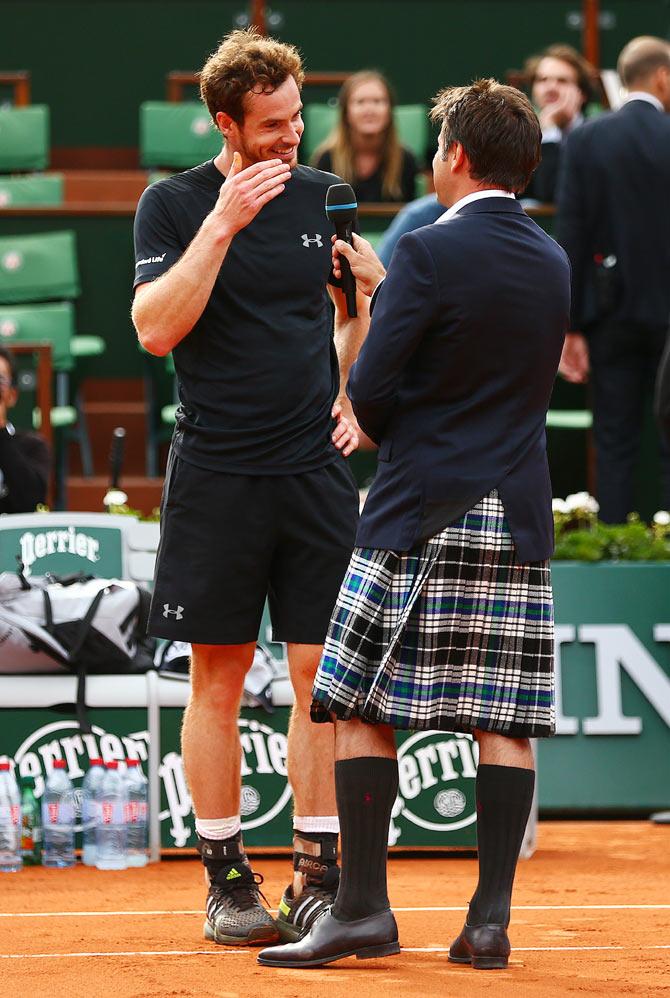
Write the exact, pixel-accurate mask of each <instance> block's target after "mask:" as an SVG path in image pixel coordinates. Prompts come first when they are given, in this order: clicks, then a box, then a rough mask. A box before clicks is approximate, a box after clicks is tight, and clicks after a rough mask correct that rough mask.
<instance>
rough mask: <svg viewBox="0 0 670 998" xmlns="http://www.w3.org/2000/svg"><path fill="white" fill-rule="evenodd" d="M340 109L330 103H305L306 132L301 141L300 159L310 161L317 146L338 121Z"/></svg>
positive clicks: (303, 118) (303, 111)
mask: <svg viewBox="0 0 670 998" xmlns="http://www.w3.org/2000/svg"><path fill="white" fill-rule="evenodd" d="M337 115H338V110H337V108H336V107H333V106H331V105H330V104H305V106H304V108H303V109H302V120H303V121H304V122H305V132H304V134H303V137H302V141H301V143H300V159H301V161H302V162H303V163H309V162H310V160H311V158H312V156H313V155H314V152H315V151H316V149H317V147H318V146H320V145H321V143H322V142H323V141H324V139H326V138H328V136H329V135H330V133H331V132H332V130H333V128H334V127H335V123H336V122H337Z"/></svg>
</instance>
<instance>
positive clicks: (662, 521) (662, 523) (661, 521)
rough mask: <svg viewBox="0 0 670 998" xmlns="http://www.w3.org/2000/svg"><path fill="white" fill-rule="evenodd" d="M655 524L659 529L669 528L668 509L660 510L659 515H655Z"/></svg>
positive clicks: (669, 517) (669, 514)
mask: <svg viewBox="0 0 670 998" xmlns="http://www.w3.org/2000/svg"><path fill="white" fill-rule="evenodd" d="M654 523H655V524H656V526H657V527H667V526H668V525H669V524H670V513H668V511H667V509H659V511H658V513H654Z"/></svg>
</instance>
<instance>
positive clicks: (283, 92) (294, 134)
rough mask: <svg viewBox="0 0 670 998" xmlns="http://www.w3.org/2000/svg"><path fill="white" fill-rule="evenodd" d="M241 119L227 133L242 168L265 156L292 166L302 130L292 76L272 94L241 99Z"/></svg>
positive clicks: (298, 96) (256, 94)
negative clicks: (242, 101)
mask: <svg viewBox="0 0 670 998" xmlns="http://www.w3.org/2000/svg"><path fill="white" fill-rule="evenodd" d="M244 108H245V113H244V121H243V122H242V124H241V125H238V124H237V123H236V122H232V124H231V126H230V130H229V134H228V136H227V141H228V144H229V145H230V148H231V151H232V152H239V153H240V155H241V156H242V165H243V167H246V166H251V164H252V163H259V162H261V161H263V160H267V159H281V160H283V161H284V162H285V163H288V165H289V166H290V167H291V168H293V167H294V166H297V164H298V146H299V145H300V139H301V137H302V133H303V130H304V127H305V126H304V124H303V120H302V113H301V112H302V101H301V99H300V91H299V90H298V85H297V84H296V82H295V80H294V79H293V77H292V76H289V77H288V79H287V80H284V82H283V83H282V84H281V86H279V87H277V89H276V90H274V91H273V92H272V93H253V92H251V93H249V94H247V96H246V97H245V99H244Z"/></svg>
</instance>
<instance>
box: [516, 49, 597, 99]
mask: <svg viewBox="0 0 670 998" xmlns="http://www.w3.org/2000/svg"><path fill="white" fill-rule="evenodd" d="M543 59H558V60H559V61H560V62H565V63H567V64H568V66H572V68H573V69H574V71H575V73H576V74H577V86H578V87H579V89H580V90H581V92H582V97H583V98H584V103H586V102H587V101H590V100H594V98H595V97H596V95H597V94H596V91H597V73H596V70H595V69H594V68H593V66H592V65H591V63H590V62H589V61H588V60H587V59H585V58H584V56H583V55H581V54H580V53H579V52H578V51H577V49H574V48H573V47H572V45H562V44H556V45H550V46H549V47H548V48H546V49H544V50H543V51H542V52H538V53H537V55H531V56H530V57H529V58H528V59H526V62H525V65H524V67H523V75H524V79H525V80H526V82H527V84H528V86H529V87H532V85H533V83H534V82H535V77H536V76H537V70H538V67H539V65H540V63H541V62H542V60H543Z"/></svg>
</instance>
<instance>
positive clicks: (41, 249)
mask: <svg viewBox="0 0 670 998" xmlns="http://www.w3.org/2000/svg"><path fill="white" fill-rule="evenodd" d="M79 290H80V288H79V271H78V268H77V250H76V244H75V235H74V232H71V231H69V230H68V231H65V232H43V233H40V234H38V235H30V236H1V237H0V304H3V305H14V304H19V303H21V302H35V301H54V300H57V299H59V298H75V297H77V295H78V294H79Z"/></svg>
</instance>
